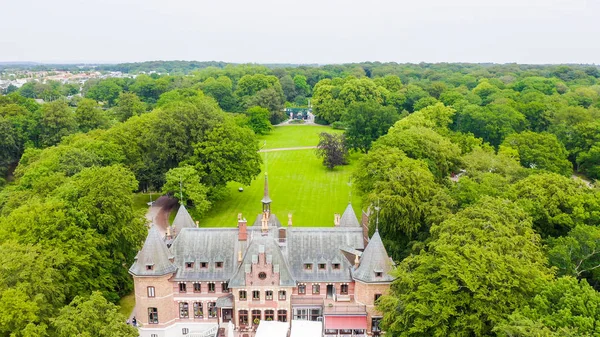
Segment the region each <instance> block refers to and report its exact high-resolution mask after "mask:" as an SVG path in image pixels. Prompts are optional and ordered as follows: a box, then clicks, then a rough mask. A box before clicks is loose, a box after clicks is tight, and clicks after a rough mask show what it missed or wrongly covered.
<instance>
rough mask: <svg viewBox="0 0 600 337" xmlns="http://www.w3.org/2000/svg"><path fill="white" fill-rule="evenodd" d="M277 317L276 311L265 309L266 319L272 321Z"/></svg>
mask: <svg viewBox="0 0 600 337" xmlns="http://www.w3.org/2000/svg"><path fill="white" fill-rule="evenodd" d="M274 319H275V311H273V310H265V321H272V320H274Z"/></svg>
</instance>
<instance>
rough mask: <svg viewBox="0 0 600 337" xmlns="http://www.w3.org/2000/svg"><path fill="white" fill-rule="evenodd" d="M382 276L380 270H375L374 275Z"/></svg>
mask: <svg viewBox="0 0 600 337" xmlns="http://www.w3.org/2000/svg"><path fill="white" fill-rule="evenodd" d="M382 276H383V273H382V272H380V271H376V272H375V277H382Z"/></svg>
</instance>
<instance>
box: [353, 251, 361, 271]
mask: <svg viewBox="0 0 600 337" xmlns="http://www.w3.org/2000/svg"><path fill="white" fill-rule="evenodd" d="M359 265H360V259H359V258H358V254H356V255H354V268H358V266H359Z"/></svg>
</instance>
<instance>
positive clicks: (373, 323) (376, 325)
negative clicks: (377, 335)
mask: <svg viewBox="0 0 600 337" xmlns="http://www.w3.org/2000/svg"><path fill="white" fill-rule="evenodd" d="M380 322H381V317H373V318H372V319H371V332H380V331H381V328H380V327H379V323H380Z"/></svg>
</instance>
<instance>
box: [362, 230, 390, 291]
mask: <svg viewBox="0 0 600 337" xmlns="http://www.w3.org/2000/svg"><path fill="white" fill-rule="evenodd" d="M393 268H394V264H393V262H392V260H390V257H389V256H388V254H387V251H386V250H385V247H384V246H383V242H382V241H381V237H380V236H379V231H378V230H376V231H375V234H373V237H371V240H370V241H369V244H368V245H367V247H366V248H365V251H364V252H363V253H362V255H361V256H360V263H359V266H358V268H356V269H355V270H354V272H353V273H352V276H353V277H354V279H356V280H359V281H363V282H366V283H374V282H391V281H393V280H394V278H393V277H392V276H391V275H390V274H389V273H390V271H391V270H392V269H393Z"/></svg>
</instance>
